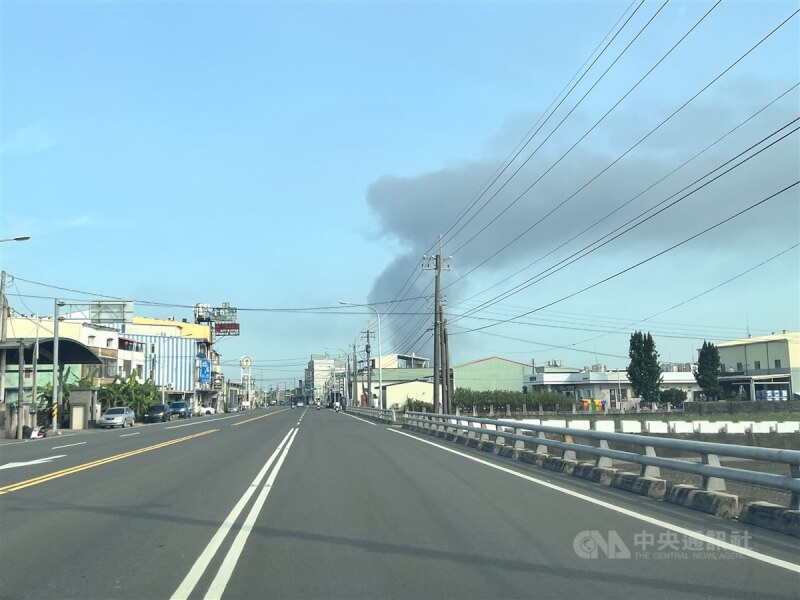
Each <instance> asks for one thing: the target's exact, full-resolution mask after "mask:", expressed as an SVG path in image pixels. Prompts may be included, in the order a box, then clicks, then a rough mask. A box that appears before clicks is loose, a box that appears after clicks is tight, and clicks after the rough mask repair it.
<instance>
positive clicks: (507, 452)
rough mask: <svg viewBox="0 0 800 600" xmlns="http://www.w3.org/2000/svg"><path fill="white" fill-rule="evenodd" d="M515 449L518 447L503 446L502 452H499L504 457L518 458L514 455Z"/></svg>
mask: <svg viewBox="0 0 800 600" xmlns="http://www.w3.org/2000/svg"><path fill="white" fill-rule="evenodd" d="M515 451H516V449H515V448H514V446H503V447H502V448H500V452H499V453H498V454H499V455H500V456H502V457H503V458H516V457H515V456H514V452H515Z"/></svg>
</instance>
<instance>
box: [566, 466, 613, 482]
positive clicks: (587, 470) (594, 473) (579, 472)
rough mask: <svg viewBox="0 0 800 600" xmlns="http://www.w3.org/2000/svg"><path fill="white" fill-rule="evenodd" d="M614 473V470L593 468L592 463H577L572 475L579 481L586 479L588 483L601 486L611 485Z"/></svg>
mask: <svg viewBox="0 0 800 600" xmlns="http://www.w3.org/2000/svg"><path fill="white" fill-rule="evenodd" d="M616 472H617V470H616V469H608V468H605V467H595V466H594V463H579V464H577V465H575V469H574V470H573V471H572V474H573V475H575V476H576V477H580V478H581V479H588V480H589V481H594V482H595V483H599V484H601V485H611V480H612V479H613V477H614V474H615V473H616Z"/></svg>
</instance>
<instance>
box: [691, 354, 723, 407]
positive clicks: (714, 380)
mask: <svg viewBox="0 0 800 600" xmlns="http://www.w3.org/2000/svg"><path fill="white" fill-rule="evenodd" d="M719 373H720V364H719V349H718V348H717V347H716V346H715V345H714V344H712V343H710V342H706V341H703V347H702V348H700V353H699V354H698V356H697V373H695V374H694V378H695V380H696V381H697V385H699V386H700V389H702V390H703V393H704V394H705V395H706V399H707V400H717V399H718V398H719V394H720V392H721V391H722V388H721V386H720V385H719Z"/></svg>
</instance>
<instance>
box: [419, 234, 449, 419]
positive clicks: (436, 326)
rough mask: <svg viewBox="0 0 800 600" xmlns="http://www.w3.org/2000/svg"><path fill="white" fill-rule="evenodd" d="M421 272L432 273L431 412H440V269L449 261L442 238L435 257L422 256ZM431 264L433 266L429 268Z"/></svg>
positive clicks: (442, 390)
mask: <svg viewBox="0 0 800 600" xmlns="http://www.w3.org/2000/svg"><path fill="white" fill-rule="evenodd" d="M422 258H423V266H422V268H423V270H426V271H431V270H433V271H434V284H435V285H434V298H433V412H434V413H438V412H441V409H442V406H441V402H440V391H441V392H444V382H443V377H442V362H443V358H442V282H441V280H442V269H443V268H448V270H449V266H448V267H446V263H448V262H449V261H450V257H448V258H447V259H444V258H443V257H442V236H441V235H440V236H439V252H438V253H437V254H436V256H431V257H427V256H423V257H422ZM431 262H432V263H433V266H431Z"/></svg>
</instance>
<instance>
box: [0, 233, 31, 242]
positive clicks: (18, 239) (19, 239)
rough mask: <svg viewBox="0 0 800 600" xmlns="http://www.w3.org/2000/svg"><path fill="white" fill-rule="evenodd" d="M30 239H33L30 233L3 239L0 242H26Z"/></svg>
mask: <svg viewBox="0 0 800 600" xmlns="http://www.w3.org/2000/svg"><path fill="white" fill-rule="evenodd" d="M29 239H31V236H29V235H18V236H16V237H10V238H5V239H2V240H0V242H25V241H27V240H29Z"/></svg>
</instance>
